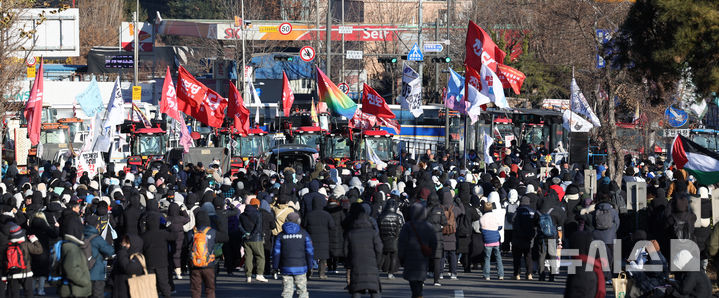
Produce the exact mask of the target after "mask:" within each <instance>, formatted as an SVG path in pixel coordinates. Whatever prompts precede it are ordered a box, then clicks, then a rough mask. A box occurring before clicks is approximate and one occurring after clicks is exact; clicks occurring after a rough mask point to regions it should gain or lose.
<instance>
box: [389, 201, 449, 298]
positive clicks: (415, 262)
mask: <svg viewBox="0 0 719 298" xmlns="http://www.w3.org/2000/svg"><path fill="white" fill-rule="evenodd" d="M407 215H408V216H407V222H406V223H405V224H404V226H402V231H400V233H399V240H398V242H397V243H398V246H397V256H399V261H400V264H401V265H402V267H404V272H403V277H404V279H405V280H407V281H409V286H410V289H411V291H412V297H413V298H416V297H422V288H423V286H424V280H425V278H427V267H428V264H429V256H427V255H425V254H424V253H423V249H422V247H427V248H428V250H430V251H433V250H435V249H436V248H437V246H438V242H439V238H437V233H436V231H435V230H434V227H432V225H431V224H430V223H428V222H427V211H426V209H425V207H424V206H423V205H422V204H421V203H414V204H412V205H410V207H409V209H408V210H407ZM430 254H431V252H430Z"/></svg>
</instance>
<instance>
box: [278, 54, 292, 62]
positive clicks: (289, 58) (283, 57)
mask: <svg viewBox="0 0 719 298" xmlns="http://www.w3.org/2000/svg"><path fill="white" fill-rule="evenodd" d="M294 59H295V57H294V56H292V55H285V54H277V55H275V60H276V61H287V62H292V60H294Z"/></svg>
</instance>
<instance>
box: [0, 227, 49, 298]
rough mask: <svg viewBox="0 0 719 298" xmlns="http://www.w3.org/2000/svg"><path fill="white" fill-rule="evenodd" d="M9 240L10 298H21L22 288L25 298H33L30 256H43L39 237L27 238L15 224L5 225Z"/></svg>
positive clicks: (7, 252)
mask: <svg viewBox="0 0 719 298" xmlns="http://www.w3.org/2000/svg"><path fill="white" fill-rule="evenodd" d="M5 227H6V228H7V234H6V235H8V239H9V240H10V242H9V243H8V244H7V250H6V257H5V263H6V267H5V272H6V273H7V279H8V282H7V283H8V286H7V291H8V297H10V298H15V297H20V286H22V288H23V289H24V294H25V297H32V296H33V287H32V282H33V279H32V276H33V274H32V268H31V266H30V265H31V264H30V263H31V259H30V254H41V253H42V244H40V241H38V239H37V237H35V236H34V235H30V236H29V237H25V230H23V229H22V228H21V227H20V226H18V225H16V224H15V223H13V222H10V223H8V224H7V225H5Z"/></svg>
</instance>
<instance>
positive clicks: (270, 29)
mask: <svg viewBox="0 0 719 298" xmlns="http://www.w3.org/2000/svg"><path fill="white" fill-rule="evenodd" d="M260 32H261V33H273V32H278V31H277V26H260Z"/></svg>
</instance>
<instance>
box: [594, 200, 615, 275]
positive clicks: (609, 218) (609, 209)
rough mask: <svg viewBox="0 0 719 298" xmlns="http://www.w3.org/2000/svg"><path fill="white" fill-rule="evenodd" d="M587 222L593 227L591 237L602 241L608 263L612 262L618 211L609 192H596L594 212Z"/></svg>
mask: <svg viewBox="0 0 719 298" xmlns="http://www.w3.org/2000/svg"><path fill="white" fill-rule="evenodd" d="M589 222H591V223H592V227H593V228H594V230H593V231H592V237H593V238H594V240H599V241H602V242H603V243H604V246H605V247H606V248H607V258H608V261H609V264H613V263H612V262H613V255H612V252H613V251H614V239H616V238H617V230H618V229H619V212H618V211H617V210H616V209H614V206H613V205H612V203H611V197H610V195H609V194H607V193H598V194H597V204H596V205H595V206H594V212H592V214H591V217H590V218H589ZM616 257H621V256H616ZM610 272H611V270H610ZM605 277H606V278H607V280H611V277H612V275H611V274H605Z"/></svg>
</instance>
